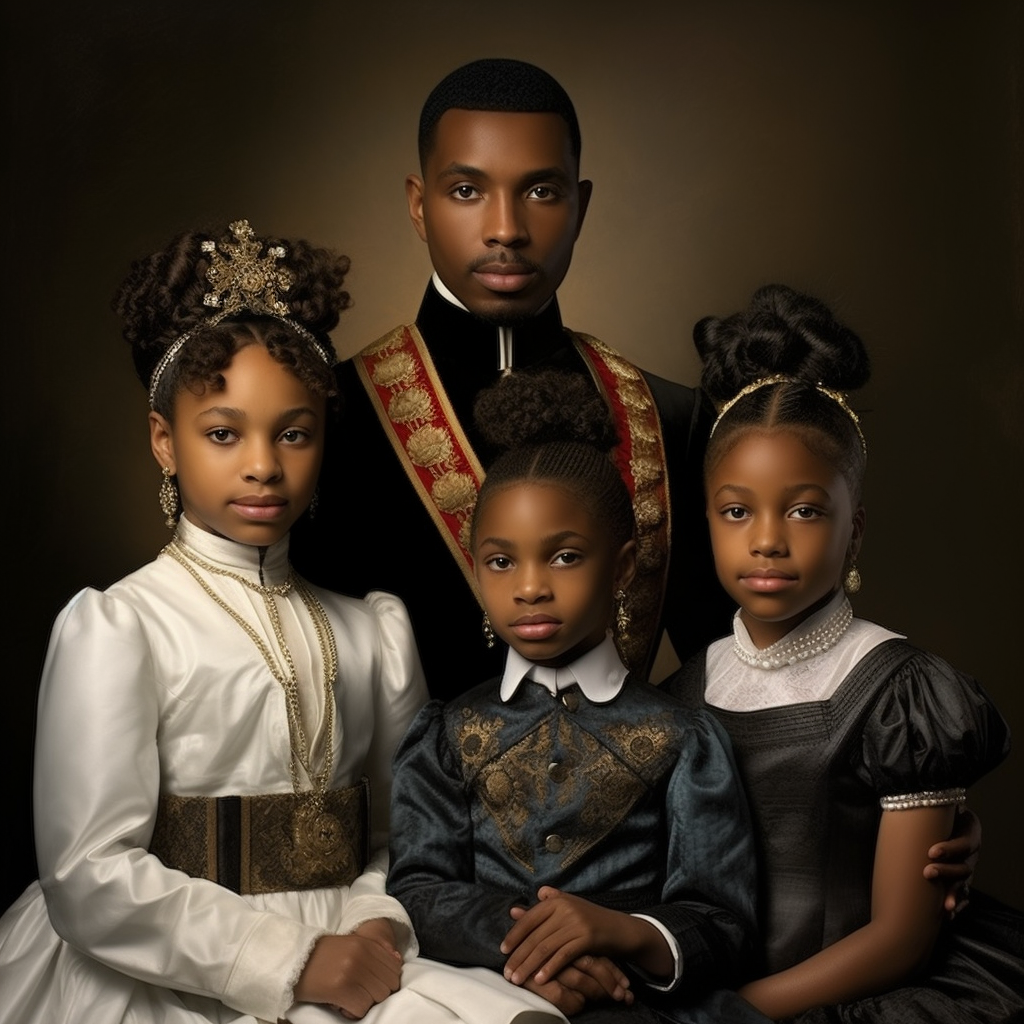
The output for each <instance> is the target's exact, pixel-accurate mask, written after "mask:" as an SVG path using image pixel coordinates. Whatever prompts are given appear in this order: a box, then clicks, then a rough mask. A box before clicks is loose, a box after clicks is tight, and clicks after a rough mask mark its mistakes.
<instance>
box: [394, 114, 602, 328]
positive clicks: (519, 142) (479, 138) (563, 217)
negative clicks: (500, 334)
mask: <svg viewBox="0 0 1024 1024" xmlns="http://www.w3.org/2000/svg"><path fill="white" fill-rule="evenodd" d="M577 173H578V167H577V164H576V160H575V158H574V157H573V154H572V147H571V143H570V140H569V128H568V125H567V124H566V123H565V121H564V120H563V119H562V117H560V116H559V115H558V114H509V113H496V112H493V111H482V110H448V111H446V112H445V113H444V114H443V115H442V117H441V119H440V121H438V124H437V130H436V134H435V138H434V147H433V149H432V150H431V152H430V154H429V155H428V157H427V161H426V165H425V167H424V168H423V177H422V178H420V177H419V176H417V175H410V176H409V177H408V178H407V179H406V193H407V196H408V200H409V215H410V216H411V217H412V222H413V225H414V226H415V228H416V231H417V233H418V234H419V236H420V238H422V239H423V240H424V241H425V242H426V243H427V247H428V249H429V250H430V259H431V262H432V263H433V264H434V269H435V270H436V271H437V273H438V275H439V276H440V278H441V280H442V281H443V282H444V283H445V285H447V287H448V288H450V289H451V291H452V292H453V293H454V294H455V296H456V297H457V298H458V299H459V300H460V301H461V302H462V303H463V304H464V305H465V306H466V307H467V308H468V309H469V310H470V311H471V312H473V313H475V314H476V315H477V316H480V317H483V318H485V319H487V320H490V321H493V322H496V323H508V322H514V321H516V320H518V319H521V318H523V317H527V316H531V315H532V314H534V313H536V312H537V310H538V309H540V307H541V306H543V305H544V303H545V302H546V301H547V300H548V299H549V298H550V297H551V296H552V295H553V294H554V293H555V289H556V288H557V287H558V286H559V285H560V284H561V283H562V278H563V277H565V272H566V271H567V270H568V269H569V262H570V261H571V259H572V248H573V245H574V244H575V242H576V238H577V236H578V235H579V232H580V227H581V226H582V224H583V217H584V214H585V213H586V209H587V203H588V201H589V199H590V189H591V185H590V182H589V181H578V180H577Z"/></svg>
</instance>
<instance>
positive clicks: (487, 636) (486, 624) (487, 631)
mask: <svg viewBox="0 0 1024 1024" xmlns="http://www.w3.org/2000/svg"><path fill="white" fill-rule="evenodd" d="M483 631H484V640H485V641H486V642H487V646H488V647H493V646H494V630H493V628H492V627H491V620H490V618H489V617H488V615H487V612H484V621H483Z"/></svg>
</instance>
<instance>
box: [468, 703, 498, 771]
mask: <svg viewBox="0 0 1024 1024" xmlns="http://www.w3.org/2000/svg"><path fill="white" fill-rule="evenodd" d="M504 725H505V721H504V719H502V718H501V717H500V716H498V715H495V716H493V717H490V716H488V717H484V716H483V715H480V714H477V713H475V712H473V711H471V710H470V709H469V708H463V709H462V724H461V725H460V726H459V728H458V730H457V736H458V742H459V752H460V753H461V754H462V761H463V764H464V765H465V767H466V768H467V769H468V770H467V771H466V773H465V774H466V776H467V778H471V777H473V776H475V775H476V774H477V772H479V770H480V768H481V767H482V766H483V765H484V764H486V763H487V762H488V761H490V760H492V759H493V758H494V757H496V756H497V753H498V734H499V733H500V732H501V730H502V728H503V727H504Z"/></svg>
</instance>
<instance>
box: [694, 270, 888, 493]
mask: <svg viewBox="0 0 1024 1024" xmlns="http://www.w3.org/2000/svg"><path fill="white" fill-rule="evenodd" d="M693 340H694V344H695V345H696V347H697V351H698V353H699V354H700V358H701V361H702V362H703V371H702V373H701V387H702V388H703V389H704V390H705V391H706V392H707V394H708V395H709V396H710V398H711V399H712V400H713V401H714V402H715V404H716V406H718V407H721V406H722V405H724V404H725V403H726V402H728V401H729V400H730V399H732V398H734V397H735V396H736V395H737V394H739V392H740V391H742V390H743V388H745V387H746V386H747V385H748V384H752V383H754V382H755V381H757V380H761V379H763V378H765V377H771V376H774V375H775V374H785V375H786V376H788V377H792V378H795V379H794V380H793V381H785V382H782V383H778V384H771V385H768V386H765V387H762V388H758V389H757V390H756V391H753V392H751V393H750V394H749V395H745V396H744V397H743V398H741V399H740V400H739V401H738V402H736V403H735V404H734V405H733V406H731V407H730V408H729V410H728V411H727V412H726V413H725V415H723V416H722V418H721V419H720V420H719V421H718V423H717V425H716V427H715V431H714V434H713V435H712V437H711V440H710V441H709V443H708V447H707V453H706V455H705V458H704V474H705V477H706V476H707V475H708V474H709V473H710V471H711V470H712V469H713V468H714V466H716V465H717V464H718V462H719V461H720V460H721V459H722V458H723V457H724V456H725V455H726V454H727V453H728V452H729V451H730V449H732V448H733V446H734V445H735V444H736V443H737V442H738V441H739V440H740V438H741V437H742V436H743V435H744V434H746V433H748V432H749V431H751V430H760V431H776V430H789V431H792V432H793V433H796V434H798V435H799V436H800V438H801V440H802V441H803V442H804V444H805V445H807V447H808V448H809V449H810V450H811V451H812V452H814V453H815V454H816V455H818V456H819V457H820V458H823V459H825V460H826V461H827V462H829V463H831V464H832V465H833V466H835V467H836V468H837V469H839V471H840V472H841V473H842V474H843V476H844V478H845V479H846V482H847V485H848V486H849V488H850V494H851V496H852V498H853V500H854V503H855V504H856V503H858V502H859V501H860V494H861V486H862V483H863V479H864V470H865V466H866V461H867V456H866V453H865V452H864V447H863V444H862V442H861V436H860V433H859V432H858V430H857V426H856V424H855V423H854V422H853V420H852V419H851V418H850V416H849V415H848V414H847V413H846V412H845V411H844V410H843V408H842V406H840V405H839V403H838V402H836V401H835V400H834V399H832V398H829V397H828V396H827V395H825V394H823V393H822V392H821V391H819V390H818V388H817V387H816V386H815V385H817V384H821V385H823V386H824V387H828V388H831V389H833V390H835V391H842V392H847V391H851V390H853V389H855V388H859V387H862V386H863V385H864V384H866V383H867V381H868V378H869V376H870V374H871V369H870V364H869V361H868V355H867V351H866V350H865V348H864V343H863V342H862V341H861V339H860V338H859V337H858V336H857V335H856V334H854V333H853V331H851V330H850V329H849V328H848V327H846V326H844V325H843V324H841V323H840V322H839V321H838V320H837V319H836V318H835V316H834V315H833V313H832V311H831V310H830V309H829V308H828V307H827V306H826V305H824V304H823V303H822V302H821V301H819V300H818V299H816V298H813V297H812V296H809V295H803V294H801V293H799V292H796V291H794V290H793V289H792V288H788V287H786V286H785V285H780V284H769V285H764V286H763V287H761V288H759V289H758V290H757V291H756V292H754V295H753V297H752V298H751V301H750V305H749V306H748V308H747V309H745V310H744V311H742V312H740V313H734V314H733V315H732V316H727V317H723V318H719V317H712V316H708V317H704V318H703V319H702V320H699V321H698V322H697V324H696V325H695V326H694V328H693Z"/></svg>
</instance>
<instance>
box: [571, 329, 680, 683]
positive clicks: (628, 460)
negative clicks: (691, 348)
mask: <svg viewBox="0 0 1024 1024" xmlns="http://www.w3.org/2000/svg"><path fill="white" fill-rule="evenodd" d="M573 341H574V343H575V345H576V349H577V351H578V352H579V353H580V355H581V356H583V360H584V362H585V363H586V364H587V366H588V367H589V368H590V373H591V376H592V377H593V378H594V381H595V383H596V384H597V386H598V389H599V390H600V392H601V393H602V395H604V398H605V401H606V402H607V403H608V405H609V408H610V409H611V410H612V415H613V417H614V419H615V425H616V426H617V427H618V429H619V435H620V437H621V438H622V440H621V442H620V444H619V447H618V448H617V449H616V450H615V453H614V454H615V462H616V465H617V466H618V467H619V471H620V472H621V473H622V478H623V479H624V480H625V481H626V486H627V487H628V488H629V493H630V495H631V496H632V498H633V513H634V515H635V517H636V528H637V538H636V546H637V574H636V578H635V579H634V580H633V584H632V586H631V587H630V588H629V590H628V591H627V592H626V612H627V614H628V615H629V617H630V629H629V635H628V637H627V639H626V642H625V643H622V642H620V641H617V642H618V646H619V654H620V655H621V656H622V660H623V662H625V664H626V666H627V667H628V668H629V669H630V671H631V672H635V673H637V674H638V675H641V676H643V677H644V678H646V677H647V675H648V673H649V671H650V667H651V663H652V662H653V660H654V655H655V654H656V653H657V651H656V650H655V647H654V641H655V638H656V637H657V635H658V632H659V629H658V627H659V625H660V623H661V609H662V605H663V603H664V597H665V583H666V580H667V578H668V560H669V543H670V540H671V515H670V513H671V504H670V497H669V482H668V471H667V466H666V462H665V443H664V438H663V436H662V431H661V420H660V418H659V417H658V409H657V406H656V405H655V404H654V398H653V397H652V395H651V392H650V388H649V387H648V386H647V381H646V380H644V377H643V374H641V373H640V371H639V370H638V369H637V368H636V367H635V366H633V364H632V363H629V362H627V361H626V360H625V359H623V358H622V356H620V355H619V354H618V353H617V352H615V351H614V349H611V348H609V347H608V346H607V345H605V344H604V342H602V341H598V339H597V338H593V337H591V336H590V335H587V334H575V333H574V334H573Z"/></svg>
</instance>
